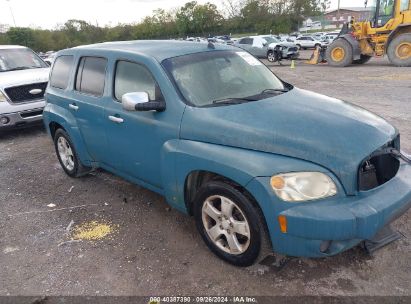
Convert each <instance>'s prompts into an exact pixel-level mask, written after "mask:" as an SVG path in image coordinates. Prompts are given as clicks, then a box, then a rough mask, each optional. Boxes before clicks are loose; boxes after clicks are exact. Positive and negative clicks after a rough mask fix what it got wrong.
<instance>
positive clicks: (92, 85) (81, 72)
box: [75, 57, 107, 96]
mask: <svg viewBox="0 0 411 304" xmlns="http://www.w3.org/2000/svg"><path fill="white" fill-rule="evenodd" d="M106 66H107V59H105V58H101V57H82V58H81V60H80V64H79V66H78V69H77V76H76V87H75V89H76V90H77V91H79V92H82V93H86V94H91V95H95V96H102V95H103V92H104V81H105V77H106Z"/></svg>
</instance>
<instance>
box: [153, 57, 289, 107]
mask: <svg viewBox="0 0 411 304" xmlns="http://www.w3.org/2000/svg"><path fill="white" fill-rule="evenodd" d="M240 50H242V49H240ZM227 51H233V52H235V51H237V50H236V49H233V50H208V51H201V52H193V53H188V54H184V55H179V56H174V57H169V58H165V59H163V60H162V61H161V63H160V65H161V68H162V69H163V70H164V72H165V73H166V75H167V77H168V79H169V80H170V82H171V84H172V85H173V87H174V89H175V90H176V92H177V94H178V96H179V97H180V99H181V100H182V101H183V102H184V103H185V104H186V105H187V106H190V107H192V108H199V109H202V108H212V107H221V106H234V105H239V104H243V103H237V104H224V103H215V104H213V103H211V104H206V105H202V106H198V105H195V104H193V103H192V102H190V101H188V100H187V99H186V98H185V96H184V94H183V93H182V92H181V90H180V87H179V86H178V84H177V82H176V81H175V79H174V76H173V75H172V74H171V71H169V70H168V69H167V68H166V66H165V62H166V61H167V60H170V59H174V58H179V57H184V56H187V55H193V54H202V53H208V52H227ZM242 51H244V50H242ZM256 59H257V60H258V61H260V62H261V64H263V65H264V66H265V67H266V68H267V69H268V70H269V71H270V72H271V74H273V75H274V76H275V77H277V79H278V80H279V81H280V82H281V83H282V85H283V86H284V88H286V89H287V90H288V91H287V93H288V92H290V91H291V90H293V89H294V86H293V85H292V84H290V83H288V82H285V81H284V80H282V79H281V78H280V77H278V76H277V75H276V74H275V73H274V72H273V71H272V70H271V69H270V68H268V67H267V66H266V65H265V64H264V62H262V61H261V60H260V59H258V58H256ZM284 94H285V93H284ZM279 95H281V94H279ZM279 95H275V96H267V97H265V98H261V99H258V100H255V101H248V102H257V101H260V100H265V99H268V98H275V97H277V96H279ZM248 102H247V103H248Z"/></svg>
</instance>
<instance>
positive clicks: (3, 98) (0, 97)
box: [0, 91, 7, 102]
mask: <svg viewBox="0 0 411 304" xmlns="http://www.w3.org/2000/svg"><path fill="white" fill-rule="evenodd" d="M3 101H7V99H6V96H4V94H3V92H2V91H0V102H3Z"/></svg>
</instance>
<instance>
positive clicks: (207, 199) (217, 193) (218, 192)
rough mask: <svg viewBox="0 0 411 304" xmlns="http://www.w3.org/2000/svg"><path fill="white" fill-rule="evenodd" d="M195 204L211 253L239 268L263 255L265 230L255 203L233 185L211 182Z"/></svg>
mask: <svg viewBox="0 0 411 304" xmlns="http://www.w3.org/2000/svg"><path fill="white" fill-rule="evenodd" d="M194 203H195V207H194V217H195V221H196V226H197V229H198V231H199V232H200V234H201V236H202V238H203V240H204V242H205V243H206V244H207V246H208V247H209V248H210V250H211V251H212V252H214V253H215V254H216V255H217V256H219V257H220V258H222V259H223V260H225V261H227V262H229V263H231V264H234V265H237V266H249V265H251V264H253V263H254V262H255V260H256V259H257V258H258V256H259V254H260V252H261V247H262V242H263V233H264V228H263V226H262V224H261V223H262V220H261V216H260V214H259V212H258V211H257V209H256V207H254V206H253V204H252V203H251V201H250V200H249V199H248V198H247V197H246V196H245V195H244V194H243V193H242V192H240V191H239V190H237V189H235V188H233V187H232V186H231V185H228V184H226V183H223V182H209V183H207V184H206V185H205V186H203V187H202V188H201V189H200V190H199V192H198V194H197V195H196V199H195V202H194Z"/></svg>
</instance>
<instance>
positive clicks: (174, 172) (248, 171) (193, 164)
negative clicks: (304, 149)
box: [161, 139, 329, 213]
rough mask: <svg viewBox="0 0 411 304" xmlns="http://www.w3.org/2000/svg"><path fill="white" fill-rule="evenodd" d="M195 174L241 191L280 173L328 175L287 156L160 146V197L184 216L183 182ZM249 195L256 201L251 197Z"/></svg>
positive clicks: (185, 143) (199, 145) (175, 143)
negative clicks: (213, 177)
mask: <svg viewBox="0 0 411 304" xmlns="http://www.w3.org/2000/svg"><path fill="white" fill-rule="evenodd" d="M194 171H207V172H211V173H215V174H218V175H221V176H223V177H225V178H228V179H230V180H232V181H234V182H236V183H237V184H239V185H240V186H242V187H244V188H246V187H247V185H248V183H249V182H250V181H252V180H253V179H254V178H255V177H262V176H272V175H273V174H276V173H281V172H292V171H319V172H329V171H328V170H327V169H325V168H323V167H321V166H319V165H316V164H314V163H311V162H307V161H304V160H300V159H296V158H292V157H288V156H283V155H277V154H272V153H266V152H259V151H254V150H246V149H242V148H236V147H230V146H222V145H218V144H212V143H205V142H198V141H191V140H179V139H174V140H170V141H167V142H166V143H165V144H164V145H163V149H162V153H161V178H162V186H163V194H164V196H165V198H166V200H167V202H168V203H169V204H170V205H171V206H173V207H174V208H176V209H178V210H180V211H182V212H184V213H188V210H187V208H186V202H185V195H184V191H185V182H186V179H187V177H188V176H189V175H190V173H192V172H194ZM251 195H253V196H254V197H256V195H255V194H254V193H251ZM257 203H258V204H259V205H260V203H259V202H257ZM260 207H262V206H261V205H260Z"/></svg>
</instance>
